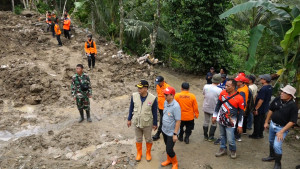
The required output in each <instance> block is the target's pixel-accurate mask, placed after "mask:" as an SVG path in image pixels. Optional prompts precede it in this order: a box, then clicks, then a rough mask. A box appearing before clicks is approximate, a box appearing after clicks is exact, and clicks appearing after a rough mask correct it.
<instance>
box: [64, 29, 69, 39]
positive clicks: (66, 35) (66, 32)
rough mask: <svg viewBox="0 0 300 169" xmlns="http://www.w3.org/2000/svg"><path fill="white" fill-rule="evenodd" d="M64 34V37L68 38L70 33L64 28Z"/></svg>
mask: <svg viewBox="0 0 300 169" xmlns="http://www.w3.org/2000/svg"><path fill="white" fill-rule="evenodd" d="M64 35H65V38H68V39H70V33H69V30H66V29H64Z"/></svg>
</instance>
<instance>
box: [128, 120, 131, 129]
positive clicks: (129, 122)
mask: <svg viewBox="0 0 300 169" xmlns="http://www.w3.org/2000/svg"><path fill="white" fill-rule="evenodd" d="M130 126H131V121H130V120H128V121H127V127H128V128H129V127H130Z"/></svg>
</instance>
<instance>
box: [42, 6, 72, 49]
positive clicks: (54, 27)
mask: <svg viewBox="0 0 300 169" xmlns="http://www.w3.org/2000/svg"><path fill="white" fill-rule="evenodd" d="M46 23H47V32H49V29H50V30H51V32H52V36H53V38H54V37H55V36H56V39H57V42H58V46H62V42H61V39H60V35H61V30H60V27H59V18H58V17H56V14H55V12H52V13H51V12H47V13H46ZM70 27H71V19H70V16H69V14H68V12H67V11H65V13H64V19H63V30H64V35H65V38H68V39H71V36H70V31H71V28H70Z"/></svg>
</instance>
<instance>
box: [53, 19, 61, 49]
mask: <svg viewBox="0 0 300 169" xmlns="http://www.w3.org/2000/svg"><path fill="white" fill-rule="evenodd" d="M54 31H55V34H56V38H57V42H58V46H62V43H61V40H60V35H61V31H60V28H59V25H58V20H56V21H55V26H54Z"/></svg>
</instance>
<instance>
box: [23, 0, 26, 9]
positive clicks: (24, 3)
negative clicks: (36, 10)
mask: <svg viewBox="0 0 300 169" xmlns="http://www.w3.org/2000/svg"><path fill="white" fill-rule="evenodd" d="M23 5H24V9H27V6H26V2H25V0H23Z"/></svg>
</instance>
